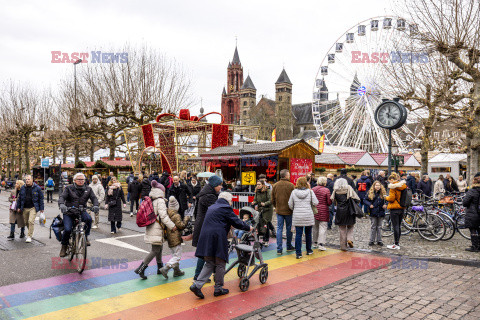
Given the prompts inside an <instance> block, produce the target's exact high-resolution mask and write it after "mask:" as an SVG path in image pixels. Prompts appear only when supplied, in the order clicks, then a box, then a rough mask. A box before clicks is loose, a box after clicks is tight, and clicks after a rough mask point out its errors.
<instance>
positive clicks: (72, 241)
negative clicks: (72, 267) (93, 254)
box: [67, 206, 89, 274]
mask: <svg viewBox="0 0 480 320" xmlns="http://www.w3.org/2000/svg"><path fill="white" fill-rule="evenodd" d="M71 209H77V208H75V207H69V208H68V211H71ZM78 209H79V210H78V211H79V212H80V213H74V219H73V226H72V233H71V234H70V238H69V239H68V245H67V256H68V257H69V259H68V260H69V261H70V262H71V261H72V260H73V258H74V257H75V262H76V263H77V272H78V273H80V274H81V273H82V272H83V270H85V265H86V263H87V236H86V234H85V229H86V224H85V222H83V221H81V214H82V212H84V210H86V209H87V208H84V207H83V206H79V208H78ZM88 209H89V208H88ZM75 211H76V210H75Z"/></svg>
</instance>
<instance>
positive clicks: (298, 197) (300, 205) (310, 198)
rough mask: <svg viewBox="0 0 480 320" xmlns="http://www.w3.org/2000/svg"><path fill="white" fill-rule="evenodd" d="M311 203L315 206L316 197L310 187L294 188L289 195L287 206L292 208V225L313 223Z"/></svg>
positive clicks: (311, 224)
mask: <svg viewBox="0 0 480 320" xmlns="http://www.w3.org/2000/svg"><path fill="white" fill-rule="evenodd" d="M312 204H313V205H314V206H317V204H318V199H317V197H316V196H315V194H314V193H313V191H312V190H310V189H295V190H293V191H292V194H291V195H290V199H289V200H288V206H289V207H290V209H292V210H293V217H292V225H293V226H295V227H309V226H313V225H314V224H315V218H314V216H313V210H312Z"/></svg>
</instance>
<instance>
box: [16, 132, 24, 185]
mask: <svg viewBox="0 0 480 320" xmlns="http://www.w3.org/2000/svg"><path fill="white" fill-rule="evenodd" d="M22 147H23V141H22V138H21V137H20V140H19V141H18V149H17V150H18V171H17V172H18V175H19V177H21V176H22V171H23V170H22ZM20 179H21V178H20Z"/></svg>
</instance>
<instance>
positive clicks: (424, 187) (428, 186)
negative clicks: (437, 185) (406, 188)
mask: <svg viewBox="0 0 480 320" xmlns="http://www.w3.org/2000/svg"><path fill="white" fill-rule="evenodd" d="M416 191H417V192H418V191H422V193H423V194H424V195H426V196H429V197H431V196H432V191H433V186H432V180H430V179H428V181H427V182H425V181H423V180H420V182H418V185H417V190H416ZM412 192H413V191H412Z"/></svg>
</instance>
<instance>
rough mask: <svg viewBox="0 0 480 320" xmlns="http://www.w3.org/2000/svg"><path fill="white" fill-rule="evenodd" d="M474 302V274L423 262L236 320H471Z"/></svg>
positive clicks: (478, 306)
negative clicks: (419, 266) (420, 265)
mask: <svg viewBox="0 0 480 320" xmlns="http://www.w3.org/2000/svg"><path fill="white" fill-rule="evenodd" d="M325 276H327V277H328V274H326V275H325ZM479 297H480V268H475V267H466V266H458V265H449V264H443V263H436V262H428V264H427V265H426V266H424V267H422V268H417V269H412V268H405V269H404V268H396V267H393V266H391V267H388V268H381V269H377V270H374V271H371V272H367V273H363V274H360V275H358V276H356V277H354V278H350V279H347V280H341V281H338V282H336V283H333V284H331V285H329V286H326V287H324V288H322V289H318V290H314V291H311V292H309V293H307V294H303V295H300V296H297V297H294V298H292V299H289V300H287V301H281V302H278V303H275V304H273V305H271V306H269V307H266V308H262V309H260V310H257V311H256V312H254V313H250V314H248V315H246V316H242V317H239V318H237V319H248V320H257V319H272V320H273V319H465V320H474V319H475V320H477V319H479V318H480V298H479Z"/></svg>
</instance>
